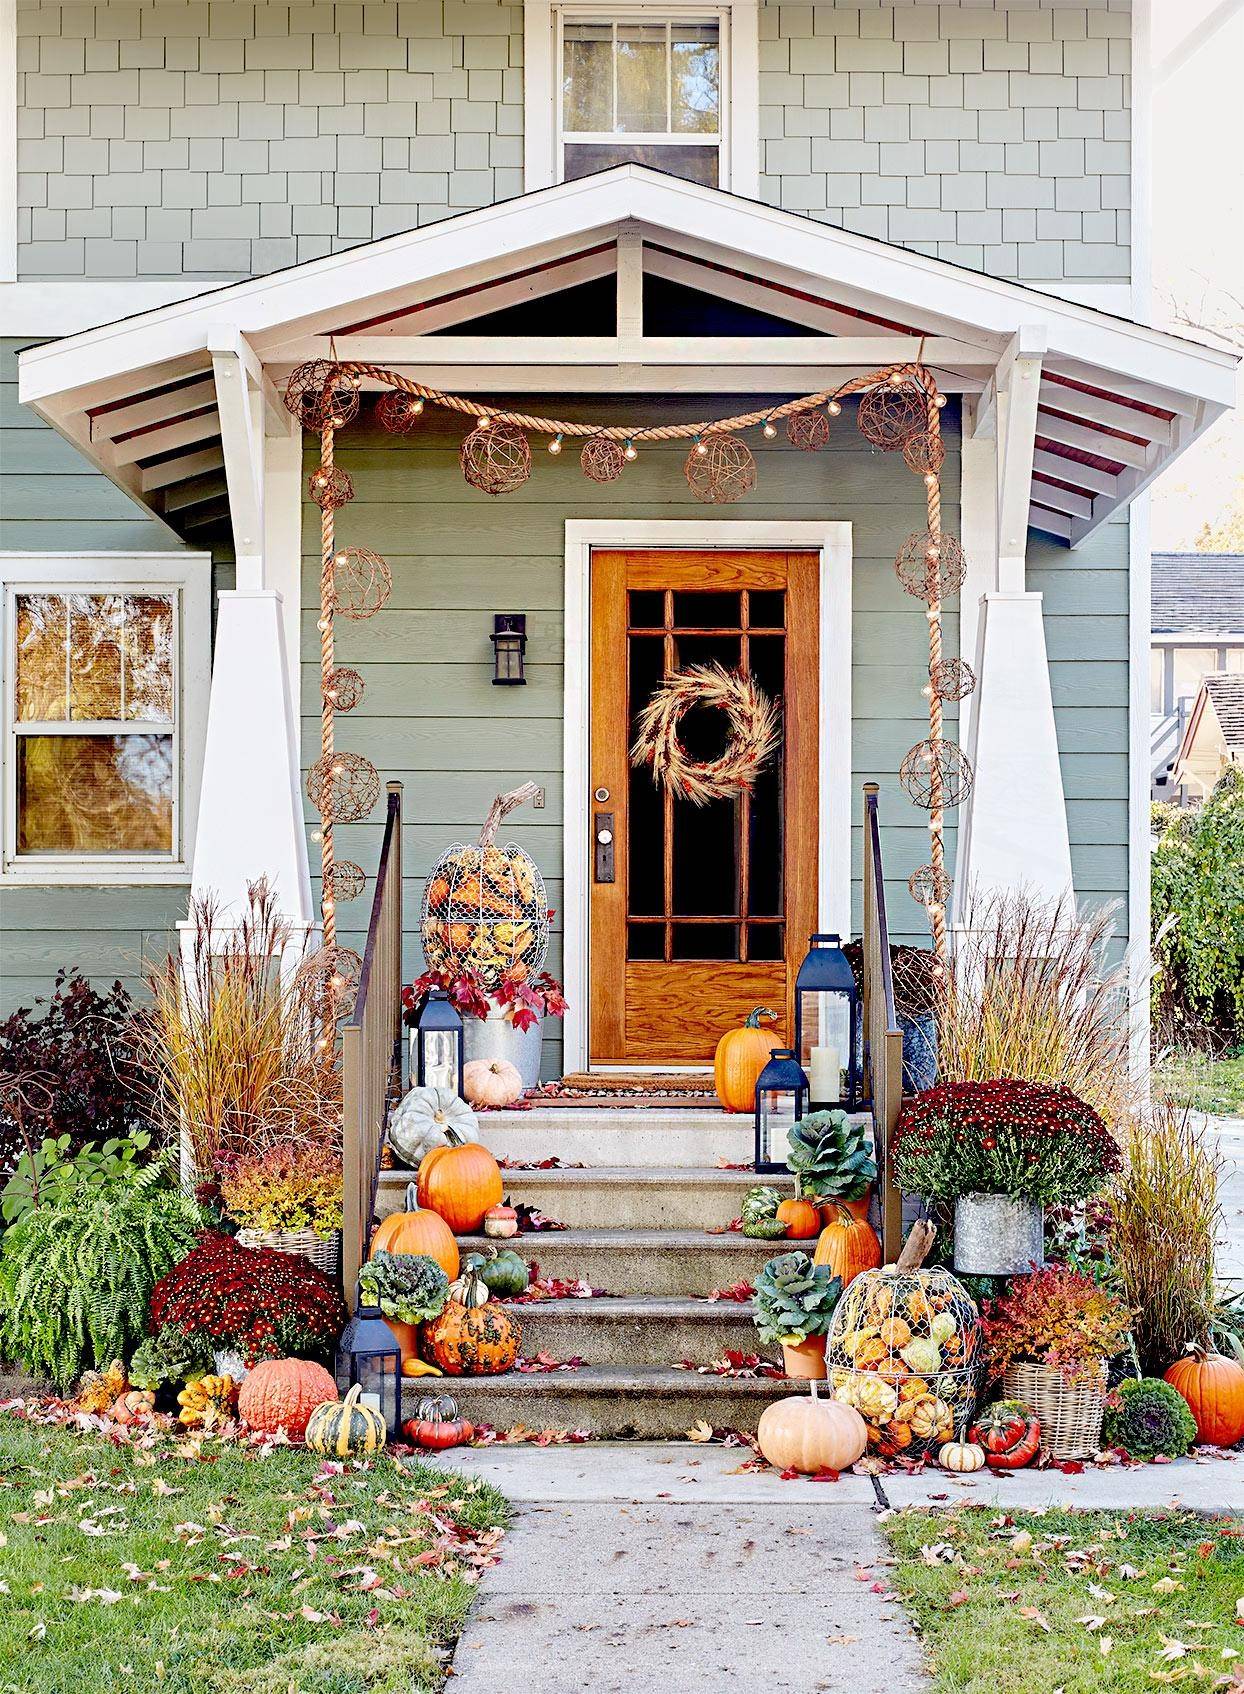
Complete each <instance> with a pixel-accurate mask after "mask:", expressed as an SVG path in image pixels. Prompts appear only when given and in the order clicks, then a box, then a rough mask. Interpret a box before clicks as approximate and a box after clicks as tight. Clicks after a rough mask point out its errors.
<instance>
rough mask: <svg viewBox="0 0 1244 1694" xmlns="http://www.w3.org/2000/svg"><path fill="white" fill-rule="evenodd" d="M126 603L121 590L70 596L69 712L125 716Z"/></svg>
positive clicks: (85, 715)
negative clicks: (123, 651) (123, 648)
mask: <svg viewBox="0 0 1244 1694" xmlns="http://www.w3.org/2000/svg"><path fill="white" fill-rule="evenodd" d="M124 622H125V604H124V602H123V600H122V598H121V596H120V595H119V594H71V595H70V596H69V716H70V717H71V718H119V717H120V716H121V631H122V627H123V625H124Z"/></svg>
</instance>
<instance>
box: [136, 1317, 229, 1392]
mask: <svg viewBox="0 0 1244 1694" xmlns="http://www.w3.org/2000/svg"><path fill="white" fill-rule="evenodd" d="M212 1362H213V1361H212V1349H211V1344H210V1343H209V1342H208V1340H207V1337H206V1336H203V1335H189V1334H187V1332H186V1331H185V1330H184V1329H182V1328H181V1327H180V1326H179V1325H177V1324H175V1323H165V1324H161V1325H160V1327H159V1329H158V1330H157V1331H156V1333H155V1334H154V1335H149V1336H147V1338H146V1340H144V1341H143V1342H141V1343H140V1345H139V1347H138V1350H137V1351H136V1352H135V1354H134V1357H133V1358H132V1359H131V1360H130V1368H129V1379H130V1383H131V1385H132V1386H133V1387H134V1388H151V1389H157V1388H165V1387H167V1386H168V1385H169V1384H170V1383H180V1382H185V1381H186V1380H187V1379H188V1378H189V1377H191V1376H195V1375H201V1374H202V1373H203V1372H204V1371H210V1370H211V1368H212Z"/></svg>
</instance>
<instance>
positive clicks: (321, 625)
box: [315, 618, 328, 630]
mask: <svg viewBox="0 0 1244 1694" xmlns="http://www.w3.org/2000/svg"><path fill="white" fill-rule="evenodd" d="M315 627H316V629H321V630H323V629H327V628H328V619H327V618H317V619H316V621H315Z"/></svg>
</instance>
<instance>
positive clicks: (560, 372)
mask: <svg viewBox="0 0 1244 1694" xmlns="http://www.w3.org/2000/svg"><path fill="white" fill-rule="evenodd" d="M438 339H439V338H438ZM289 369H292V367H283V366H277V367H275V370H276V374H277V376H278V377H282V379H283V377H284V376H285V375H288V372H289ZM401 369H402V371H403V373H404V374H405V375H406V376H411V377H415V378H416V379H417V380H422V381H424V382H426V383H427V384H428V386H429V387H432V388H441V389H444V390H445V391H446V392H448V393H451V394H471V395H481V396H487V395H490V394H491V395H502V394H582V395H588V396H591V395H598V396H601V397H604V396H610V395H623V394H646V395H650V396H651V395H654V394H655V395H660V396H663V397H668V396H671V395H675V394H686V395H692V394H707V395H718V396H720V395H722V394H770V395H795V394H812V393H817V392H819V391H820V390H822V389H826V390H828V389H832V388H836V387H837V386H838V385H839V384H840V383H843V382H845V381H846V380H847V379H848V378H849V377H855V376H867V375H869V374H870V372H872V371H874V370H876V369H877V366H876V365H875V364H867V365H833V366H828V365H807V366H804V367H802V368H801V367H798V366H785V367H781V366H778V367H770V368H768V369H765V368H762V367H761V366H758V365H717V366H709V365H694V366H665V367H661V366H658V365H529V366H521V365H478V366H468V365H445V366H432V367H429V368H427V369H421V368H418V367H411V366H409V365H404V366H402V367H401ZM361 386H362V387H363V388H364V389H365V390H366V391H368V392H374V393H377V394H378V393H380V392H382V390H383V388H384V384H383V383H380V382H376V381H371V380H368V379H366V378H365V379H364V380H363V383H362V385H361ZM980 386H981V384H980V379H979V378H973V377H970V376H965V377H961V378H959V379H958V381H957V383H956V385H955V386H954V387H953V388H949V389H948V391H949V392H952V393H956V392H957V393H964V394H972V393H975V392H976V391H977V390H978V389H979V387H980ZM704 409H705V413H706V415H707V414H709V413H712V412H713V411H714V410H716V411H720V410H721V408H720V407H719V406H718V407H716V408H714V407H713V406H712V405H711V404H710V405H708V406H706V407H705V408H704Z"/></svg>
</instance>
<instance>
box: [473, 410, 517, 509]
mask: <svg viewBox="0 0 1244 1694" xmlns="http://www.w3.org/2000/svg"><path fill="white" fill-rule="evenodd" d="M458 463H459V464H460V465H461V466H462V474H463V476H464V477H465V478H466V480H467V481H468V482H469V483H470V485H471V487H472V488H478V489H479V490H480V492H481V493H482V494H512V493H513V492H514V490H515V489H516V488H521V487H522V486H523V484H524V483H525V482H526V480H527V478H528V477H529V476H530V475H531V443H530V442H529V441H528V439H527V437H526V436H525V435H524V434H523V432H522V430H521V429H519V427H518V425H517V424H512V423H506V422H505V421H504V420H502V421H501V422H499V423H498V422H494V421H493V420H492V419H491V418H481V419H480V421H479V422H478V423H477V424H476V426H475V428H474V429H473V430H472V431H471V433H470V434H469V435H468V436H466V437H465V438H464V439H463V442H462V446H461V447H460V448H459V449H458Z"/></svg>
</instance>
